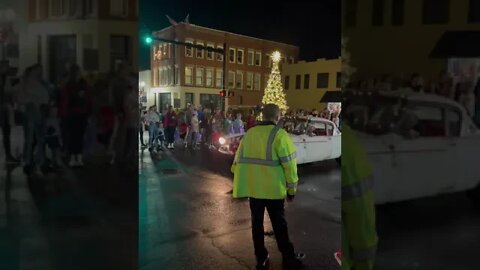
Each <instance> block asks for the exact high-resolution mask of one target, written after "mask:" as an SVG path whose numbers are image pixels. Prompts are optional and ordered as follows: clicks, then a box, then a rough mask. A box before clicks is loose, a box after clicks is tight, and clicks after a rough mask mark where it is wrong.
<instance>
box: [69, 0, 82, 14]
mask: <svg viewBox="0 0 480 270" xmlns="http://www.w3.org/2000/svg"><path fill="white" fill-rule="evenodd" d="M79 5H80V0H70V1H69V2H68V15H69V16H72V17H73V16H76V15H77V14H78V13H77V12H78V11H79V10H80V6H79Z"/></svg>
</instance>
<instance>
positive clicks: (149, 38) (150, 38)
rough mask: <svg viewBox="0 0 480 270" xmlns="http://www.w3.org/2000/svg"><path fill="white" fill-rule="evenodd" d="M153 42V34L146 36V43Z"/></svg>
mask: <svg viewBox="0 0 480 270" xmlns="http://www.w3.org/2000/svg"><path fill="white" fill-rule="evenodd" d="M152 42H153V38H152V37H151V36H146V37H145V43H146V44H149V45H150V44H152Z"/></svg>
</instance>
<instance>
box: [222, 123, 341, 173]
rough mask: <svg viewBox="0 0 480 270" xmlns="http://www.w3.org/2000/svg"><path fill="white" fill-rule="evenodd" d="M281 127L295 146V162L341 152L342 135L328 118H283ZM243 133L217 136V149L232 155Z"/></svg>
mask: <svg viewBox="0 0 480 270" xmlns="http://www.w3.org/2000/svg"><path fill="white" fill-rule="evenodd" d="M283 127H284V128H285V129H286V130H287V131H289V134H290V136H291V137H292V140H293V143H294V144H295V146H296V148H297V163H298V164H304V163H312V162H318V161H322V160H328V159H337V158H339V157H340V156H341V153H342V137H341V132H340V130H339V129H338V127H337V126H336V125H335V124H334V123H333V122H332V121H330V120H327V119H323V118H310V119H308V120H307V119H304V120H299V119H295V120H286V119H285V120H284V121H283ZM242 137H243V134H236V135H231V136H227V137H220V138H219V144H220V146H219V148H218V151H219V152H220V153H222V154H226V155H230V156H233V155H235V152H236V150H237V147H238V144H239V142H240V140H241V138H242Z"/></svg>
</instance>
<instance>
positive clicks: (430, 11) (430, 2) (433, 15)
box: [423, 0, 450, 24]
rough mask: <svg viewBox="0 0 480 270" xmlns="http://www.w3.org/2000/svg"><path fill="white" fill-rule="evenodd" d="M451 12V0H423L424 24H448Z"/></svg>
mask: <svg viewBox="0 0 480 270" xmlns="http://www.w3.org/2000/svg"><path fill="white" fill-rule="evenodd" d="M449 12H450V0H423V23H424V24H446V23H448V21H449Z"/></svg>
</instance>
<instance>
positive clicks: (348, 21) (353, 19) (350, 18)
mask: <svg viewBox="0 0 480 270" xmlns="http://www.w3.org/2000/svg"><path fill="white" fill-rule="evenodd" d="M345 4H346V7H345V26H347V27H355V26H356V24H357V9H358V2H357V0H346V2H345Z"/></svg>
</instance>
